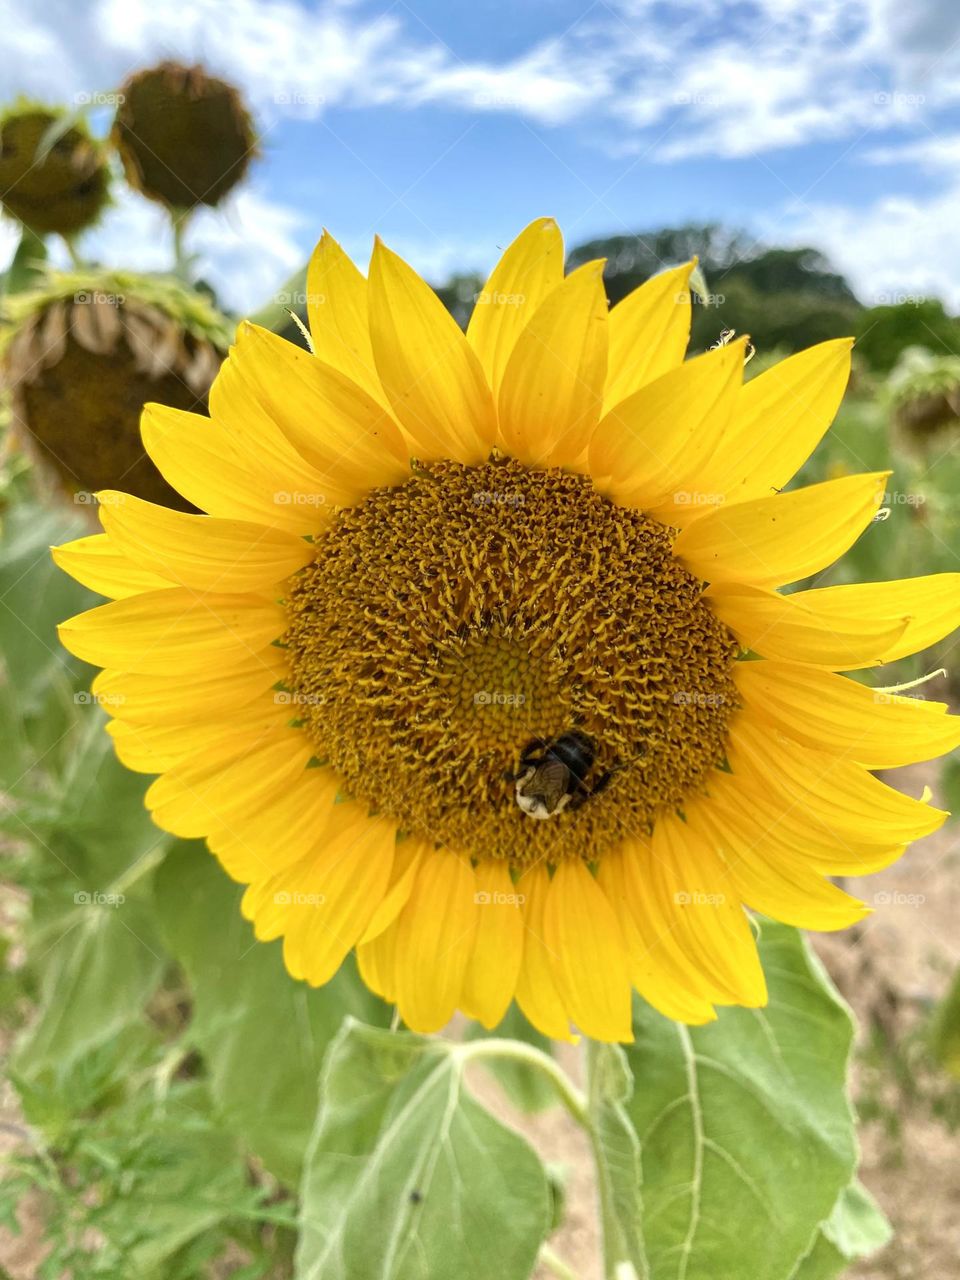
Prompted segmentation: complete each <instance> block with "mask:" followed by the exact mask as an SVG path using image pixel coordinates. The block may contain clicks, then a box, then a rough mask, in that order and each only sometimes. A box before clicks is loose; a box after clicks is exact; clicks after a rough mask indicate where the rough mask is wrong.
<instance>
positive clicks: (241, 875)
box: [207, 769, 350, 884]
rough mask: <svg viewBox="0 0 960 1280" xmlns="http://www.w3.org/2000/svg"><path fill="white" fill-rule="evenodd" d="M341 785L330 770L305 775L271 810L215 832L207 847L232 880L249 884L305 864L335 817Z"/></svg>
mask: <svg viewBox="0 0 960 1280" xmlns="http://www.w3.org/2000/svg"><path fill="white" fill-rule="evenodd" d="M339 786H340V779H339V777H338V776H337V775H336V774H335V773H334V771H333V770H332V769H304V770H303V772H302V773H299V774H297V775H296V777H295V778H294V779H293V780H292V781H291V782H290V783H289V784H288V786H287V787H286V789H285V790H283V791H281V792H279V793H278V794H277V795H275V796H273V797H272V798H271V800H270V803H269V804H266V805H264V806H262V807H261V808H258V809H257V810H255V811H254V812H251V813H247V814H245V816H244V818H243V821H242V822H237V823H235V824H232V825H230V826H213V827H211V829H210V832H209V834H208V835H207V844H208V845H209V847H210V850H211V851H212V852H213V853H215V854H216V856H217V858H218V859H219V861H220V863H221V865H222V866H223V869H224V870H225V871H226V873H227V875H228V876H230V877H231V878H232V879H233V880H237V881H239V882H240V883H241V884H251V883H253V882H254V881H257V880H263V879H264V878H265V877H267V876H270V875H272V874H276V873H277V872H279V871H282V870H283V869H284V868H285V867H288V866H290V865H291V864H292V863H294V862H299V861H300V859H301V858H305V857H306V856H307V854H308V853H310V851H311V850H312V849H315V848H316V847H317V844H318V842H319V841H320V840H322V839H323V838H324V837H325V836H326V834H327V832H328V829H329V828H330V826H331V824H332V823H333V822H334V821H335V820H336V818H337V817H338V816H339V813H347V814H349V812H350V811H349V810H341V809H340V806H338V805H337V803H336V799H337V791H338V789H339Z"/></svg>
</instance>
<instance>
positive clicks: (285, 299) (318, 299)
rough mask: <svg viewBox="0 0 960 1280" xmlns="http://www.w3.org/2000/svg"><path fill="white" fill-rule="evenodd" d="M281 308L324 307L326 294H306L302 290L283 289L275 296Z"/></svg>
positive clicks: (274, 298) (275, 300)
mask: <svg viewBox="0 0 960 1280" xmlns="http://www.w3.org/2000/svg"><path fill="white" fill-rule="evenodd" d="M273 300H274V302H275V303H276V304H277V305H278V306H280V307H322V306H323V305H324V303H325V302H326V300H327V295H326V294H325V293H305V292H304V291H303V290H302V289H300V290H297V289H281V290H280V292H279V293H275V294H274V295H273Z"/></svg>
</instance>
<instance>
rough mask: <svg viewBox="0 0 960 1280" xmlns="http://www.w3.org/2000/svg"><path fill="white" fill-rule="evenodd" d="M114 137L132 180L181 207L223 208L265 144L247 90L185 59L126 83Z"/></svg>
mask: <svg viewBox="0 0 960 1280" xmlns="http://www.w3.org/2000/svg"><path fill="white" fill-rule="evenodd" d="M112 138H113V143H114V146H115V147H116V148H117V151H118V152H119V154H120V159H121V161H122V163H123V171H124V173H125V174H126V178H127V181H128V182H129V183H130V185H131V186H133V187H136V188H137V190H138V191H140V192H142V193H143V195H145V196H148V197H149V198H150V199H151V200H157V201H159V202H160V203H161V204H165V205H166V206H167V207H168V208H170V209H180V210H183V209H194V208H196V206H197V205H211V206H212V205H218V204H219V203H220V201H221V200H222V199H223V198H224V196H226V195H227V194H228V193H229V192H230V191H232V190H233V188H234V187H235V186H236V185H237V184H238V183H239V182H240V181H242V179H243V177H244V175H245V174H246V172H247V169H248V167H249V165H250V161H251V160H252V159H253V157H254V156H255V154H256V146H257V136H256V131H255V129H254V126H253V121H252V119H251V117H250V113H249V112H248V110H247V108H246V106H245V104H244V101H243V98H242V97H241V96H240V92H239V90H237V89H235V88H234V87H233V85H231V84H228V83H227V81H226V80H220V79H218V78H217V77H216V76H211V75H208V74H207V72H206V71H204V69H203V67H199V66H195V67H187V66H183V65H182V64H181V63H179V62H161V63H160V64H159V66H156V67H148V68H146V69H145V70H143V71H136V72H134V74H133V75H132V76H130V77H129V79H128V80H126V81H125V82H124V84H123V85H122V86H121V89H120V105H119V107H118V108H117V115H116V120H115V122H114V126H113V132H112Z"/></svg>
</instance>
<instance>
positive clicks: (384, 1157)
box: [296, 1023, 550, 1280]
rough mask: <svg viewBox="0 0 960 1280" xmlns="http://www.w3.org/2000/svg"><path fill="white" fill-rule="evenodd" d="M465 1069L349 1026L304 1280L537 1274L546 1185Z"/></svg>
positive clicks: (324, 1113) (431, 1047) (324, 1105)
mask: <svg viewBox="0 0 960 1280" xmlns="http://www.w3.org/2000/svg"><path fill="white" fill-rule="evenodd" d="M465 1062H466V1057H465V1055H464V1054H462V1053H460V1052H459V1051H458V1049H457V1046H456V1045H450V1044H448V1043H445V1042H443V1041H439V1040H428V1039H425V1038H423V1037H420V1036H414V1035H410V1034H407V1033H405V1032H400V1033H391V1032H388V1031H377V1030H373V1029H371V1028H369V1027H362V1026H359V1025H358V1024H357V1023H350V1024H348V1025H347V1026H346V1027H345V1028H344V1030H343V1032H342V1033H341V1034H340V1036H339V1037H338V1038H337V1040H336V1042H335V1044H334V1045H333V1046H332V1048H331V1051H330V1056H329V1058H328V1060H327V1063H326V1066H325V1069H324V1076H323V1090H322V1094H321V1102H320V1112H319V1115H318V1120H317V1128H316V1131H315V1134H314V1137H313V1140H312V1142H311V1146H310V1153H309V1156H308V1159H307V1167H306V1171H305V1174H304V1179H303V1184H302V1212H301V1236H300V1245H299V1249H298V1254H297V1272H296V1274H297V1278H298V1280H358V1277H361V1276H364V1277H365V1276H371V1277H373V1276H376V1277H377V1280H439V1277H445V1276H451V1277H452V1276H456V1277H457V1278H458V1280H489V1277H491V1276H495V1277H497V1280H526V1277H528V1276H529V1274H530V1272H531V1270H532V1269H533V1265H534V1262H535V1260H536V1256H537V1251H538V1249H539V1246H540V1244H541V1242H542V1240H543V1238H544V1235H545V1234H546V1232H547V1231H548V1230H549V1227H550V1193H549V1188H548V1184H547V1178H546V1175H545V1172H544V1169H543V1166H542V1165H541V1163H540V1161H539V1160H538V1158H537V1156H536V1155H535V1154H534V1152H533V1151H532V1150H531V1148H530V1147H529V1146H528V1145H527V1144H526V1142H525V1141H524V1140H523V1139H522V1138H521V1137H520V1136H519V1135H518V1134H516V1133H513V1132H512V1131H510V1130H509V1129H505V1128H504V1127H503V1126H502V1125H501V1124H500V1123H499V1122H498V1121H496V1120H495V1119H494V1118H493V1117H492V1116H491V1115H489V1114H488V1113H487V1112H486V1111H485V1110H484V1109H483V1108H482V1107H481V1106H480V1105H479V1104H478V1103H477V1102H475V1101H474V1100H473V1098H471V1097H470V1096H469V1094H467V1093H466V1092H465V1090H464V1084H463V1070H464V1065H465Z"/></svg>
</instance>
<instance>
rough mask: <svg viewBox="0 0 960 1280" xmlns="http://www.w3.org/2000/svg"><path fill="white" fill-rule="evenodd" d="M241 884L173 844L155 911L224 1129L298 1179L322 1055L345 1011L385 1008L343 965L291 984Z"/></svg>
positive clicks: (371, 1014)
mask: <svg viewBox="0 0 960 1280" xmlns="http://www.w3.org/2000/svg"><path fill="white" fill-rule="evenodd" d="M242 893H243V891H242V889H241V888H240V887H239V886H238V885H235V884H233V883H231V881H230V880H229V879H228V878H227V876H226V875H225V873H224V872H223V871H222V870H221V869H220V867H219V866H218V864H217V862H216V860H215V859H214V858H213V857H212V856H211V855H210V853H209V852H208V851H207V849H206V847H205V846H204V845H202V844H201V843H199V842H193V843H190V844H187V843H180V844H178V846H177V847H176V848H175V849H174V850H173V851H172V853H171V854H170V856H169V857H168V858H167V860H166V862H165V864H164V866H163V867H162V868H161V870H160V872H159V874H158V876H157V912H158V916H159V922H160V926H161V928H162V930H163V933H164V935H165V937H166V940H167V942H168V945H169V947H170V950H171V952H172V954H173V955H174V956H175V957H176V959H177V960H178V961H179V962H180V964H181V965H182V966H183V968H184V970H185V971H186V975H187V978H188V980H189V983H190V990H191V992H192V995H193V1001H194V1006H193V1018H192V1021H191V1024H190V1028H189V1031H188V1039H189V1041H190V1043H191V1044H193V1045H195V1046H196V1048H197V1049H198V1050H199V1052H200V1053H201V1055H202V1056H203V1060H204V1062H205V1064H206V1067H207V1069H208V1071H209V1073H210V1089H211V1093H212V1095H213V1097H214V1099H215V1101H216V1104H217V1107H218V1110H219V1112H220V1114H221V1115H222V1116H223V1118H224V1120H225V1122H226V1123H227V1125H228V1126H229V1127H230V1129H231V1130H232V1131H233V1132H235V1133H238V1134H240V1135H241V1136H242V1137H243V1139H244V1140H245V1142H246V1143H247V1145H248V1147H249V1148H250V1150H252V1151H255V1152H256V1153H257V1155H258V1156H260V1158H261V1159H262V1160H263V1161H264V1163H265V1164H266V1165H267V1167H268V1168H269V1169H270V1170H271V1171H272V1172H273V1173H274V1174H276V1176H277V1177H278V1178H280V1180H281V1181H283V1182H286V1183H287V1184H288V1185H291V1186H293V1185H296V1182H297V1180H298V1178H299V1176H300V1166H301V1164H302V1162H303V1156H304V1152H305V1150H306V1145H307V1139H308V1137H309V1134H310V1130H311V1128H312V1126H313V1118H314V1113H315V1112H316V1108H317V1081H318V1079H319V1076H320V1065H321V1062H322V1060H323V1055H324V1053H325V1052H326V1050H327V1047H328V1046H329V1044H330V1041H331V1040H332V1039H333V1038H334V1036H335V1035H336V1033H337V1031H338V1030H339V1028H340V1024H341V1023H342V1021H343V1019H344V1017H345V1016H347V1015H348V1014H349V1015H352V1016H354V1017H357V1018H361V1019H363V1020H364V1021H365V1022H367V1023H372V1024H374V1025H379V1026H385V1025H386V1024H387V1023H388V1022H389V1019H390V1011H389V1009H388V1008H387V1006H386V1005H384V1004H383V1003H382V1002H381V1001H380V1000H378V999H377V998H376V996H374V995H372V994H371V993H370V992H369V991H368V990H367V989H366V987H364V985H363V983H362V982H361V981H360V979H359V977H358V976H357V975H356V972H355V970H354V968H353V966H352V964H350V965H345V966H344V968H343V969H342V970H341V971H340V973H338V974H337V976H336V977H335V978H334V980H333V981H332V982H331V983H330V984H329V985H328V986H326V987H324V988H323V990H322V991H315V990H311V989H310V988H309V987H307V986H306V985H305V984H304V983H301V982H294V981H292V979H291V978H290V976H289V975H288V974H287V972H286V970H285V969H284V967H283V959H282V957H281V954H280V948H281V944H280V943H279V942H273V943H258V942H256V941H255V940H254V938H253V934H252V931H251V928H250V926H249V924H247V922H246V921H245V920H244V919H243V917H242V916H241V914H240V898H241V896H242Z"/></svg>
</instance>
